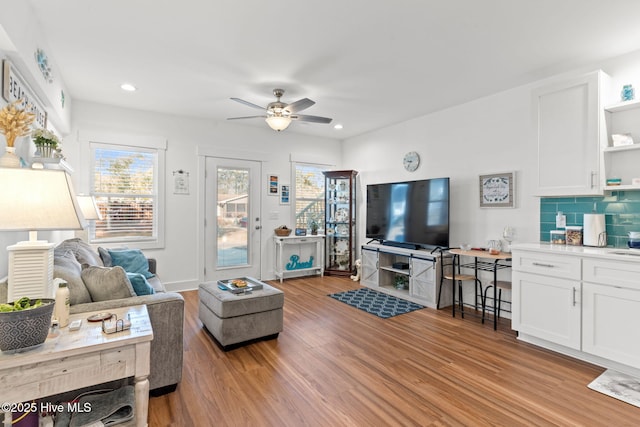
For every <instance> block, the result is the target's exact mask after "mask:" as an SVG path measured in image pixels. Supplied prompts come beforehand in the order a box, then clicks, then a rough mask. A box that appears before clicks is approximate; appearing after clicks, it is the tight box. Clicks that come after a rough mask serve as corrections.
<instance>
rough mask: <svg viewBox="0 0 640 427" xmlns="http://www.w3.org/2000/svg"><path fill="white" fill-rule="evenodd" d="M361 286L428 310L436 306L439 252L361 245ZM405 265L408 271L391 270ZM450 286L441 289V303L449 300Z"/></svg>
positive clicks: (374, 244) (438, 283)
mask: <svg viewBox="0 0 640 427" xmlns="http://www.w3.org/2000/svg"><path fill="white" fill-rule="evenodd" d="M361 259H362V273H361V274H362V275H361V278H360V284H361V285H363V286H366V287H369V288H372V289H375V290H377V291H380V292H384V293H387V294H390V295H393V296H396V297H398V298H402V299H406V300H409V301H412V302H415V303H417V304H422V305H424V306H427V307H430V308H436V306H437V303H438V290H439V289H438V288H439V287H440V261H441V260H440V252H439V251H436V252H434V253H431V252H430V250H429V249H415V248H406V247H398V246H392V245H386V244H380V243H367V244H366V245H363V246H362V258H361ZM403 263H406V264H408V265H409V268H408V269H400V268H394V266H393V265H394V264H396V265H401V264H403ZM451 300H452V298H451V286H443V287H442V297H441V298H440V302H441V303H442V302H445V303H446V302H449V301H451Z"/></svg>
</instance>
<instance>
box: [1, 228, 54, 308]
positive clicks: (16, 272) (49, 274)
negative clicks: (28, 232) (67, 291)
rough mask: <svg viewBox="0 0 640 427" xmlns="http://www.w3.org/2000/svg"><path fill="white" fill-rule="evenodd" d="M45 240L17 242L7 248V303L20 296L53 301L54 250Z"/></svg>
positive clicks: (51, 244)
mask: <svg viewBox="0 0 640 427" xmlns="http://www.w3.org/2000/svg"><path fill="white" fill-rule="evenodd" d="M54 247H55V244H53V243H49V242H47V241H44V240H38V241H26V242H19V243H17V244H15V245H12V246H9V247H7V251H8V252H9V278H8V279H9V280H8V284H9V286H8V289H7V291H8V292H7V301H15V300H17V299H19V298H22V297H29V298H32V299H37V298H53V297H54V292H55V289H54V288H53V248H54Z"/></svg>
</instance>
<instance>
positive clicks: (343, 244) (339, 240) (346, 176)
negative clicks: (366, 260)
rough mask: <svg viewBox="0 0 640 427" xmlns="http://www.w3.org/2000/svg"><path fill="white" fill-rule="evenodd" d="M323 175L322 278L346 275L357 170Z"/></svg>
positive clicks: (353, 227)
mask: <svg viewBox="0 0 640 427" xmlns="http://www.w3.org/2000/svg"><path fill="white" fill-rule="evenodd" d="M323 173H324V176H325V211H324V212H325V214H324V215H325V221H324V229H325V258H324V259H325V269H324V273H325V274H326V275H338V276H348V275H351V274H352V272H353V270H354V262H355V254H356V176H357V175H358V172H357V171H354V170H343V171H329V172H323Z"/></svg>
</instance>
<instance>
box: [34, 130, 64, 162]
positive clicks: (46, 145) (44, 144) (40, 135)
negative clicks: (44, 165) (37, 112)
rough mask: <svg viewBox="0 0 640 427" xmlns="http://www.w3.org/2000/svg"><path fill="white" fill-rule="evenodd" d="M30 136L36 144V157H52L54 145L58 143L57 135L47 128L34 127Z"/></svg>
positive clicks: (56, 145) (54, 149)
mask: <svg viewBox="0 0 640 427" xmlns="http://www.w3.org/2000/svg"><path fill="white" fill-rule="evenodd" d="M31 138H33V143H34V144H35V146H36V149H37V152H36V156H38V157H53V154H54V153H55V151H56V147H58V144H60V139H59V138H58V136H57V135H56V134H55V133H53V132H51V131H50V130H47V129H36V130H34V131H33V132H31Z"/></svg>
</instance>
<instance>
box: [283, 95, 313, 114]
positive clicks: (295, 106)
mask: <svg viewBox="0 0 640 427" xmlns="http://www.w3.org/2000/svg"><path fill="white" fill-rule="evenodd" d="M315 103H316V102H315V101H312V100H310V99H309V98H302V99H299V100H297V101H296V102H292V103H291V104H289V105H287V106H286V107H285V108H284V109H285V110H287V111H289V112H290V113H291V114H293V113H297V112H298V111H302V110H304V109H306V108H309V107H311V106H312V105H313V104H315Z"/></svg>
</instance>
